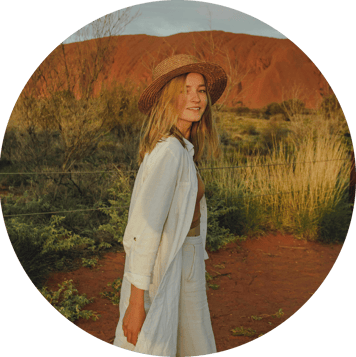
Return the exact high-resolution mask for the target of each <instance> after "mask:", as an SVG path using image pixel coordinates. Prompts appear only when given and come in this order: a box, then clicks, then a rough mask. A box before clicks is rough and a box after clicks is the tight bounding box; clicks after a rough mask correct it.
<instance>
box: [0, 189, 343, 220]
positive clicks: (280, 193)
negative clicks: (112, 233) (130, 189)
mask: <svg viewBox="0 0 356 357" xmlns="http://www.w3.org/2000/svg"><path fill="white" fill-rule="evenodd" d="M335 190H338V188H332V189H329V190H325V192H329V191H335ZM299 192H302V190H298V191H288V192H274V193H267V194H261V195H242V196H239V198H240V199H252V198H254V197H261V196H274V195H288V194H292V193H299ZM129 207H130V206H120V208H129ZM114 209H118V208H117V207H101V208H85V209H77V210H66V211H53V212H34V213H18V214H6V215H4V216H3V217H4V218H8V217H20V216H36V215H46V214H58V213H73V212H86V211H100V210H114Z"/></svg>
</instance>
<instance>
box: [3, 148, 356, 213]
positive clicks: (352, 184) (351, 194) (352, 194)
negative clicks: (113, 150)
mask: <svg viewBox="0 0 356 357" xmlns="http://www.w3.org/2000/svg"><path fill="white" fill-rule="evenodd" d="M347 160H350V158H344V159H330V160H315V161H303V162H290V163H275V164H260V165H244V166H241V165H238V166H225V167H201V168H199V171H204V170H226V169H228V170H229V169H247V168H253V167H272V166H290V165H301V164H314V163H321V162H330V161H347ZM351 160H352V169H351V174H350V190H349V198H350V201H351V200H352V202H353V200H354V197H355V192H354V191H355V183H356V182H355V181H356V178H355V157H354V152H353V151H352V152H351ZM137 171H138V170H121V169H120V168H118V167H115V170H98V171H64V172H61V171H56V172H55V171H40V172H1V173H0V175H54V174H55V175H67V174H69V175H72V174H76V175H82V174H98V173H112V172H116V173H118V172H120V173H123V172H125V173H132V172H133V173H137ZM337 189H338V188H334V189H330V190H328V191H334V190H337ZM299 192H301V190H299V191H288V192H274V193H268V194H260V195H242V196H239V198H240V199H253V198H255V197H261V196H273V195H287V194H292V193H299ZM120 208H129V206H121V207H120ZM103 209H106V210H112V209H117V207H101V208H86V209H76V210H64V211H52V212H33V213H19V214H7V215H4V218H8V217H19V216H33V215H48V214H60V213H65V214H66V213H74V212H90V211H100V210H103Z"/></svg>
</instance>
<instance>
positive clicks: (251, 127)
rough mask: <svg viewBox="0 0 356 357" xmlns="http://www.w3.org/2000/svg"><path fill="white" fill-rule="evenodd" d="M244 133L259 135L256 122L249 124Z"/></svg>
mask: <svg viewBox="0 0 356 357" xmlns="http://www.w3.org/2000/svg"><path fill="white" fill-rule="evenodd" d="M242 134H247V135H258V134H259V132H258V131H257V129H256V126H255V125H254V124H247V125H246V127H245V129H244V131H243V132H242Z"/></svg>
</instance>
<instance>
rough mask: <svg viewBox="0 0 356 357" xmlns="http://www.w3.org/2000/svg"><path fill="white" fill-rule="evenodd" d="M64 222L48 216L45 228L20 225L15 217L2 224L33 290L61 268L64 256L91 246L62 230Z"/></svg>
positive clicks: (19, 219)
mask: <svg viewBox="0 0 356 357" xmlns="http://www.w3.org/2000/svg"><path fill="white" fill-rule="evenodd" d="M64 219H65V218H64V217H59V216H52V217H51V220H50V222H49V224H33V223H32V222H24V220H23V219H21V218H19V217H16V218H10V219H6V221H5V223H6V229H7V233H8V235H9V237H10V241H11V243H12V246H13V248H14V250H15V253H16V255H17V257H18V259H19V261H20V263H21V265H22V267H23V268H24V270H25V271H26V273H27V275H28V276H29V278H30V279H31V281H32V282H33V283H34V285H36V286H37V287H39V286H41V284H42V283H43V281H44V279H45V278H46V276H47V274H48V273H49V272H50V271H51V270H56V269H60V268H63V266H62V263H63V258H64V256H65V255H66V254H65V253H67V252H68V251H71V250H73V249H75V248H78V247H81V248H82V247H83V245H84V246H91V245H93V243H94V241H93V240H92V239H89V238H87V237H82V236H79V235H77V234H74V233H73V232H70V231H68V230H66V229H65V228H64V227H62V226H61V223H62V221H63V220H64ZM56 262H58V264H56Z"/></svg>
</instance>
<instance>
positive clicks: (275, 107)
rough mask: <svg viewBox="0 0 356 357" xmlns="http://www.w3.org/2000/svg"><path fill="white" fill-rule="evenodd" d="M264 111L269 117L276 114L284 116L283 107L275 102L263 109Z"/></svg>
mask: <svg viewBox="0 0 356 357" xmlns="http://www.w3.org/2000/svg"><path fill="white" fill-rule="evenodd" d="M263 111H264V113H265V114H266V115H267V116H269V117H270V116H272V115H276V114H284V110H283V108H282V106H281V105H280V104H279V103H275V102H273V103H270V104H268V105H267V106H266V107H265V108H263Z"/></svg>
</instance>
